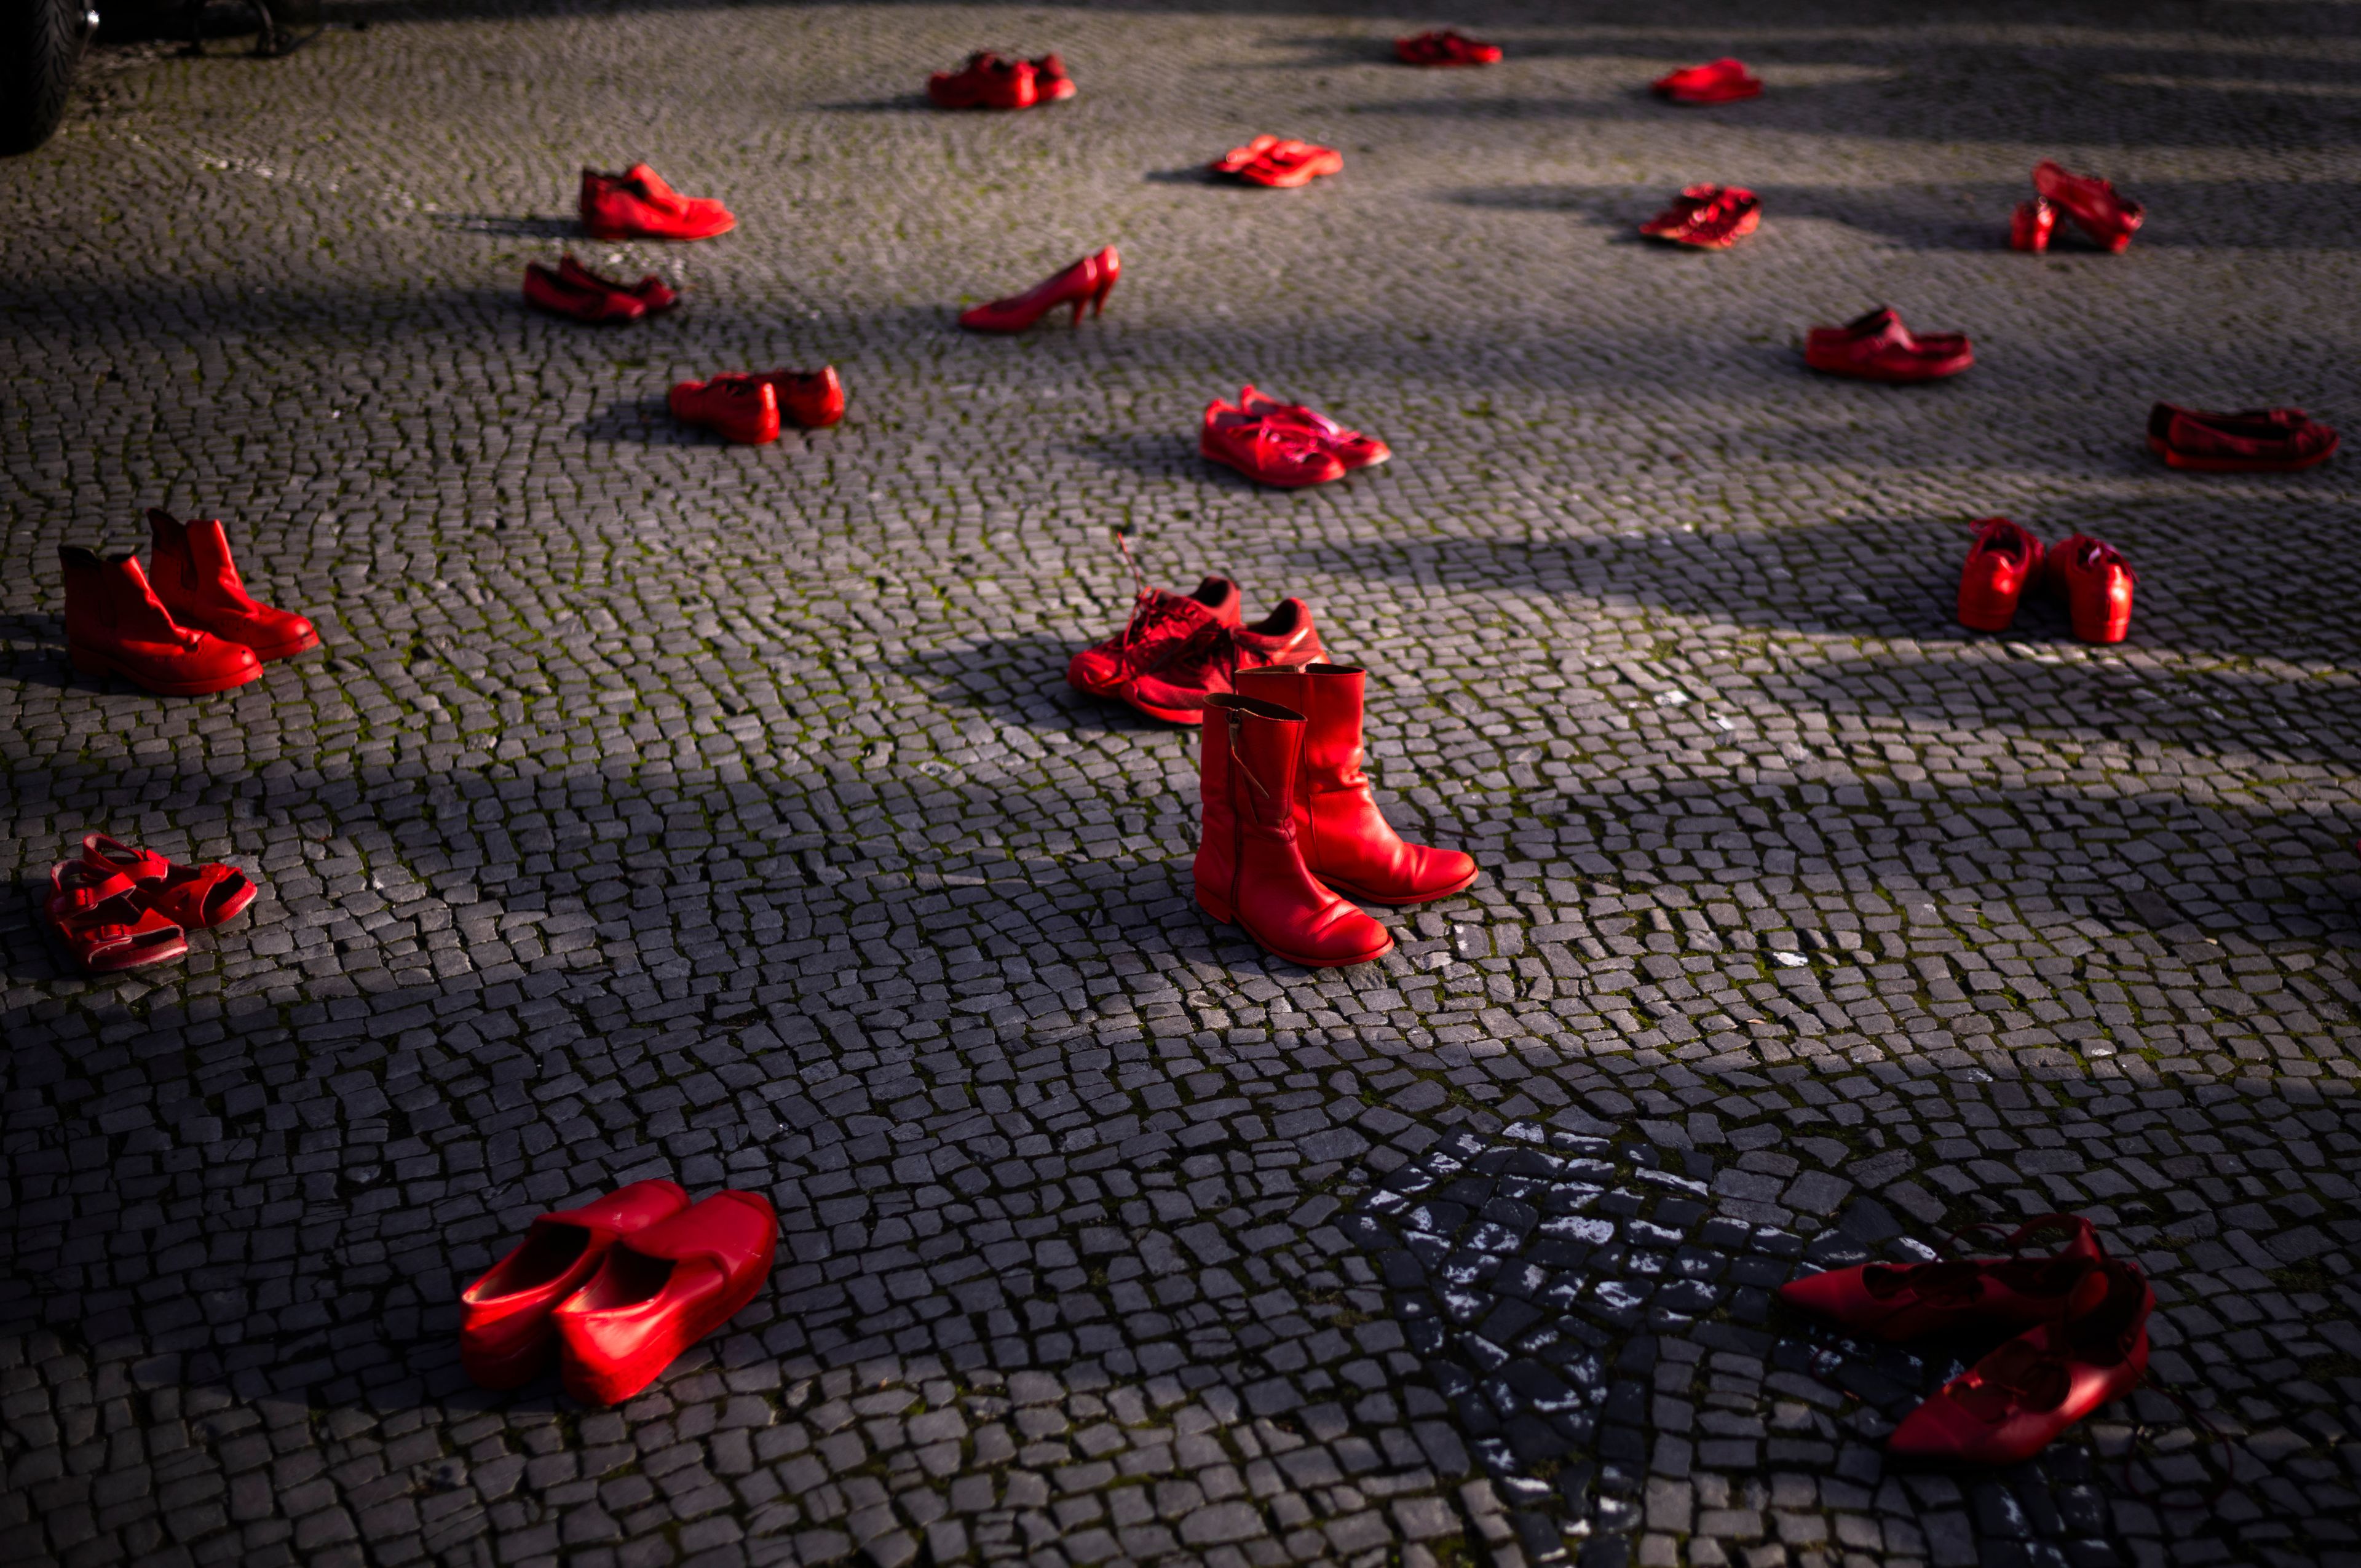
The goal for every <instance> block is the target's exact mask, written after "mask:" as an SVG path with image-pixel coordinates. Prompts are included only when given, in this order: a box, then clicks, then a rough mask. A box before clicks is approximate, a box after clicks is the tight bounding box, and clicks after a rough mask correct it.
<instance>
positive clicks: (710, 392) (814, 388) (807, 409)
mask: <svg viewBox="0 0 2361 1568" xmlns="http://www.w3.org/2000/svg"><path fill="white" fill-rule="evenodd" d="M665 402H666V404H667V405H669V406H670V408H671V409H672V417H673V418H675V419H676V420H678V421H680V422H682V423H683V424H693V425H698V426H701V427H703V428H705V429H707V430H710V431H713V432H714V433H717V434H719V435H720V436H721V437H722V438H723V439H724V440H727V441H734V442H736V443H737V444H739V445H741V446H761V445H763V444H765V443H767V442H773V441H776V440H778V439H779V431H780V430H781V428H782V422H783V421H792V422H795V423H796V424H798V425H801V426H802V427H803V428H804V429H806V430H825V429H826V428H827V427H828V426H829V425H832V424H834V423H835V422H837V421H839V420H840V419H842V418H843V417H844V382H843V381H842V379H841V378H839V377H838V375H837V373H836V367H835V366H833V365H827V366H823V367H820V368H819V369H818V370H763V371H757V372H754V373H752V374H751V375H727V376H716V377H714V378H712V379H711V380H709V381H682V382H679V383H677V384H676V385H675V386H674V388H673V389H672V391H671V393H670V394H669V395H668V396H667V397H666V398H665Z"/></svg>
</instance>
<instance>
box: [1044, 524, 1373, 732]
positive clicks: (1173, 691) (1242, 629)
mask: <svg viewBox="0 0 2361 1568" xmlns="http://www.w3.org/2000/svg"><path fill="white" fill-rule="evenodd" d="M1118 537H1120V536H1118ZM1124 559H1125V560H1126V561H1129V560H1130V559H1131V550H1130V546H1129V545H1128V544H1126V545H1125V546H1124ZM1133 576H1134V579H1135V580H1137V568H1136V567H1135V568H1134V573H1133ZM1243 603H1244V596H1243V595H1241V594H1240V593H1239V592H1238V586H1237V584H1235V583H1234V582H1232V581H1230V579H1229V578H1227V577H1216V576H1209V577H1207V578H1206V579H1205V580H1204V581H1203V582H1202V583H1200V584H1198V585H1197V591H1196V592H1195V593H1193V594H1176V593H1174V592H1172V591H1171V590H1170V588H1158V587H1149V586H1148V584H1147V583H1145V582H1141V583H1139V594H1138V597H1137V598H1136V599H1134V600H1133V603H1132V610H1131V619H1130V620H1128V621H1126V623H1125V625H1124V629H1123V630H1121V631H1119V632H1117V633H1116V634H1115V635H1114V636H1113V637H1110V638H1108V639H1107V640H1106V641H1104V642H1096V643H1093V644H1092V645H1091V646H1090V647H1088V648H1085V649H1083V650H1082V652H1078V653H1076V654H1075V655H1074V656H1073V658H1072V659H1071V661H1069V662H1068V663H1067V665H1066V684H1067V685H1071V686H1072V687H1073V688H1074V689H1075V690H1076V691H1079V692H1087V693H1088V694H1090V695H1091V696H1103V697H1114V698H1116V699H1117V700H1119V701H1122V702H1126V703H1129V704H1130V705H1131V706H1132V707H1135V708H1137V709H1138V710H1139V711H1140V712H1142V713H1144V714H1146V715H1148V717H1149V718H1159V719H1162V720H1163V721H1164V722H1165V723H1167V724H1202V723H1203V722H1204V721H1205V705H1206V702H1207V701H1208V699H1210V698H1211V697H1213V696H1215V695H1216V694H1218V693H1221V692H1226V691H1229V690H1230V689H1232V687H1231V683H1232V681H1233V679H1234V678H1235V676H1236V674H1238V673H1239V672H1240V671H1242V670H1252V669H1257V668H1259V667H1260V666H1262V665H1265V664H1302V663H1312V661H1314V660H1318V659H1323V658H1325V657H1326V656H1327V655H1326V653H1325V652H1324V651H1323V649H1322V648H1321V646H1320V629H1319V628H1318V627H1317V626H1315V625H1314V624H1313V623H1312V607H1311V606H1310V605H1307V604H1305V603H1304V602H1303V601H1302V600H1301V599H1298V598H1289V599H1281V600H1280V601H1279V607H1278V608H1277V609H1273V610H1272V611H1271V612H1270V613H1269V614H1268V615H1267V616H1265V617H1263V619H1262V620H1258V621H1256V622H1255V623H1254V624H1253V625H1251V626H1248V625H1246V621H1245V616H1244V612H1243V610H1242V609H1241V606H1242V604H1243Z"/></svg>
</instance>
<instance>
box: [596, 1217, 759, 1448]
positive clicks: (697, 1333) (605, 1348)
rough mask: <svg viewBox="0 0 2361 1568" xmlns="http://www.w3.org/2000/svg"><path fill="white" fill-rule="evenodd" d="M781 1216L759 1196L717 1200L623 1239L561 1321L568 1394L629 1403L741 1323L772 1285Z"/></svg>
mask: <svg viewBox="0 0 2361 1568" xmlns="http://www.w3.org/2000/svg"><path fill="white" fill-rule="evenodd" d="M778 1247H779V1215H778V1212H777V1211H776V1210H774V1209H773V1208H772V1207H771V1201H770V1200H769V1199H767V1198H765V1197H763V1195H762V1194H761V1193H759V1192H717V1193H715V1194H714V1195H713V1196H712V1197H710V1198H708V1199H706V1200H705V1201H703V1202H701V1203H697V1204H695V1205H694V1206H692V1207H690V1208H686V1209H684V1210H682V1211H681V1212H678V1213H677V1214H675V1215H673V1216H672V1217H671V1218H669V1219H665V1220H660V1221H658V1222H657V1223H654V1224H653V1225H650V1226H649V1227H648V1228H647V1229H645V1230H643V1231H635V1232H633V1233H631V1234H629V1235H625V1236H619V1237H617V1238H616V1241H615V1245H613V1246H612V1247H611V1248H609V1250H608V1253H607V1256H606V1261H605V1262H604V1263H602V1264H601V1265H600V1266H599V1268H598V1273H597V1274H596V1275H594V1276H593V1277H591V1279H590V1282H589V1283H588V1284H587V1285H585V1286H584V1287H582V1288H581V1289H580V1290H578V1291H577V1292H575V1293H574V1295H572V1296H571V1297H569V1298H567V1299H566V1300H565V1301H562V1302H560V1303H559V1304H558V1306H557V1309H556V1310H555V1312H554V1313H553V1314H552V1317H553V1318H554V1319H555V1321H556V1324H557V1334H558V1342H559V1344H560V1346H561V1347H562V1350H563V1353H564V1362H563V1369H564V1372H565V1376H566V1392H567V1393H569V1394H571V1395H573V1396H574V1397H575V1398H577V1399H579V1400H581V1401H582V1402H583V1403H584V1404H586V1405H620V1404H621V1403H622V1402H623V1401H624V1400H626V1399H628V1398H631V1396H632V1395H634V1394H636V1393H638V1392H639V1391H640V1390H641V1389H642V1388H644V1387H647V1386H648V1385H649V1384H651V1383H653V1382H654V1381H655V1380H656V1378H657V1376H659V1375H661V1374H662V1373H663V1371H664V1368H665V1367H667V1366H670V1365H672V1364H673V1363H674V1362H675V1360H677V1359H678V1358H679V1356H680V1354H681V1353H682V1352H683V1351H685V1350H686V1349H687V1348H688V1347H689V1346H690V1345H693V1344H695V1343H697V1341H698V1340H701V1339H703V1338H704V1337H705V1336H706V1335H708V1334H709V1333H711V1332H713V1331H714V1330H716V1329H718V1328H719V1327H720V1326H721V1325H722V1324H724V1323H726V1322H728V1321H730V1319H731V1318H734V1317H736V1316H737V1315H738V1313H739V1311H740V1310H741V1309H742V1308H743V1307H744V1306H745V1305H746V1303H747V1302H749V1301H751V1300H752V1299H754V1293H755V1292H756V1291H758V1290H760V1289H762V1288H763V1283H764V1282H765V1281H766V1280H768V1279H769V1278H770V1277H771V1260H772V1258H773V1257H774V1256H775V1255H777V1252H778Z"/></svg>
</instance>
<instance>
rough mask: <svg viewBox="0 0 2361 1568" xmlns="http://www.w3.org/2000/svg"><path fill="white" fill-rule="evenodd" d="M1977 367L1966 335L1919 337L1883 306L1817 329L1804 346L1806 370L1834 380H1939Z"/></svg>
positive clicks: (1815, 328)
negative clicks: (1808, 368)
mask: <svg viewBox="0 0 2361 1568" xmlns="http://www.w3.org/2000/svg"><path fill="white" fill-rule="evenodd" d="M1975 362H1976V354H1975V350H1974V348H1973V347H1971V345H1969V343H1968V340H1967V338H1966V336H1965V335H1964V334H1960V333H1941V334H1933V333H1930V334H1927V335H1926V336H1925V337H1919V336H1916V335H1914V334H1912V333H1911V331H1910V329H1909V328H1908V327H1906V326H1905V325H1903V324H1902V318H1901V317H1900V316H1898V315H1896V314H1894V312H1893V311H1892V310H1890V309H1887V308H1885V307H1883V306H1880V307H1879V308H1878V309H1876V310H1873V311H1872V312H1870V313H1868V314H1867V315H1865V316H1861V317H1860V318H1859V319H1858V320H1855V321H1852V322H1850V323H1846V324H1845V325H1843V326H1819V327H1814V328H1813V329H1812V330H1811V332H1810V334H1808V335H1807V336H1806V339H1805V341H1804V363H1805V364H1806V365H1808V366H1810V367H1812V368H1813V369H1815V370H1818V371H1821V372H1824V373H1825V374H1828V375H1830V376H1851V377H1854V378H1858V379H1861V380H1864V381H1887V382H1895V383H1904V382H1913V381H1933V380H1938V379H1940V378H1943V377H1946V376H1956V375H1958V374H1959V373H1960V371H1962V370H1965V369H1966V368H1967V367H1969V366H1971V365H1973V364H1974V363H1975Z"/></svg>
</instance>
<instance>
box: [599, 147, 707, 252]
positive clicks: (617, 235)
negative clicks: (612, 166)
mask: <svg viewBox="0 0 2361 1568" xmlns="http://www.w3.org/2000/svg"><path fill="white" fill-rule="evenodd" d="M581 211H582V227H583V228H584V230H585V231H587V232H588V234H589V236H590V237H591V238H593V239H710V238H712V237H713V236H715V235H718V234H728V233H729V232H730V230H731V229H733V228H736V227H737V226H738V220H737V218H736V217H734V216H732V215H731V214H730V209H729V208H727V207H725V206H723V205H722V204H721V203H719V202H717V201H714V200H713V199H711V198H710V197H707V196H684V195H682V194H681V193H680V192H677V191H675V190H674V189H673V188H672V187H671V186H670V185H667V184H665V183H664V176H662V175H661V174H658V173H657V172H656V171H655V170H653V169H650V168H649V167H648V166H647V165H646V164H644V163H634V164H633V165H631V168H629V169H627V170H623V172H622V173H620V174H601V173H599V172H598V170H595V169H586V170H583V171H582V194H581Z"/></svg>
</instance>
